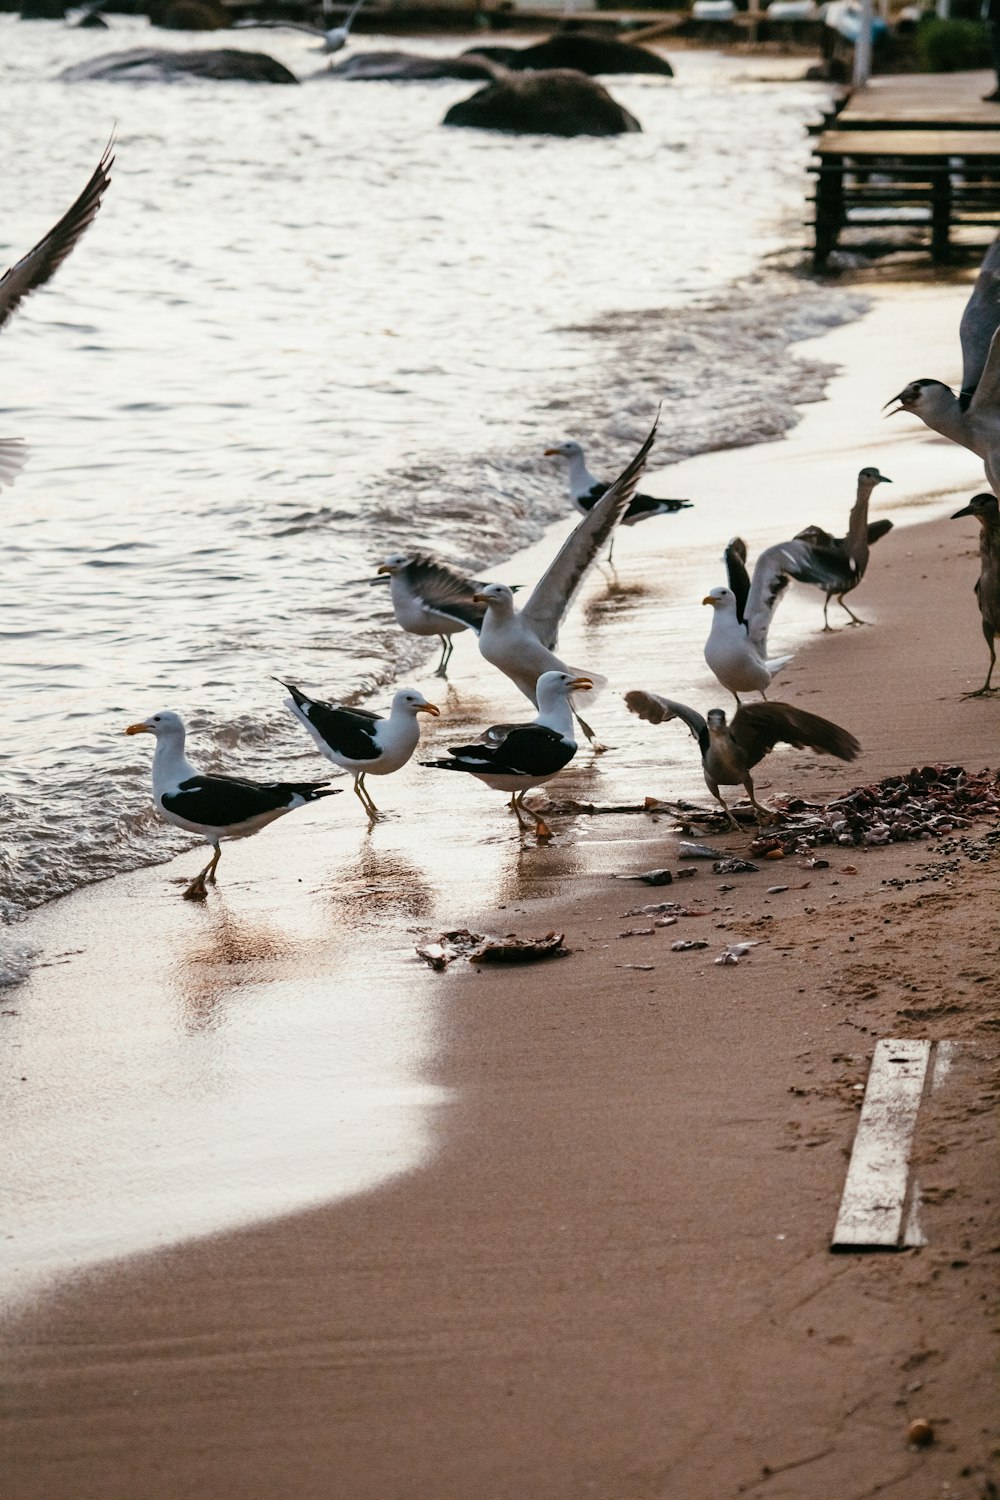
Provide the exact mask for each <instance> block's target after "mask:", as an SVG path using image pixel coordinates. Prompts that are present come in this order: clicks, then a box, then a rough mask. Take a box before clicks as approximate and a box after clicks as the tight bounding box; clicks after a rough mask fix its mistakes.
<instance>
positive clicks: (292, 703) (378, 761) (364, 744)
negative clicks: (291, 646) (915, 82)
mask: <svg viewBox="0 0 1000 1500" xmlns="http://www.w3.org/2000/svg"><path fill="white" fill-rule="evenodd" d="M280 680H281V679H280V678H278V679H276V681H280ZM281 686H282V687H283V688H286V689H287V691H288V692H290V693H291V695H292V696H291V697H290V698H286V699H285V707H286V708H287V709H288V711H289V713H291V714H292V715H293V716H294V717H295V718H296V719H298V721H299V723H300V724H301V725H303V727H304V728H305V729H307V730H308V732H309V733H310V734H311V735H312V737H313V739H314V740H315V741H316V744H317V746H318V747H319V750H320V753H321V754H322V755H325V756H326V758H327V760H332V761H333V764H334V765H335V766H341V767H342V768H343V769H344V770H345V771H352V772H353V773H354V791H355V794H356V795H357V796H358V797H359V798H360V801H361V805H362V807H363V808H364V809H365V812H366V813H367V814H368V818H369V821H370V822H372V823H374V822H375V820H376V819H377V818H378V816H379V811H378V808H377V807H376V806H375V803H374V802H373V801H372V799H371V795H370V793H369V792H368V790H367V788H366V786H365V777H366V776H388V775H390V774H391V773H392V772H393V771H398V770H399V769H400V767H401V766H405V765H406V762H407V761H408V760H409V758H410V756H411V755H412V754H413V752H414V750H415V749H416V748H417V741H418V740H419V739H420V725H419V724H418V723H417V714H433V715H434V717H435V718H437V717H438V715H439V714H440V712H441V710H440V709H439V708H436V707H435V705H434V704H433V703H428V702H427V699H426V698H425V697H424V695H423V694H422V693H418V692H415V691H414V690H413V688H401V689H400V691H399V692H398V693H397V694H396V695H395V697H394V698H393V700H392V708H391V709H390V711H389V717H388V718H387V719H384V718H382V717H381V715H380V714H374V713H372V712H371V711H370V710H369V709H367V708H348V707H346V705H344V704H343V703H324V702H323V701H322V700H321V699H319V698H310V697H308V696H307V694H305V693H304V692H303V691H302V689H301V688H297V687H293V686H292V684H291V683H290V682H282V683H281Z"/></svg>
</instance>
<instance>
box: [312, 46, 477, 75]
mask: <svg viewBox="0 0 1000 1500" xmlns="http://www.w3.org/2000/svg"><path fill="white" fill-rule="evenodd" d="M316 76H317V77H319V78H339V79H345V80H346V81H347V82H349V83H350V82H352V81H355V80H357V81H361V80H367V81H372V82H378V81H385V80H388V81H390V82H398V81H402V82H407V81H415V80H422V79H428V78H492V77H493V76H494V68H493V65H492V63H491V62H489V61H488V60H485V59H482V58H479V59H478V60H477V54H476V53H475V52H468V53H463V54H462V56H461V57H419V56H417V55H416V54H415V53H413V52H357V53H355V54H354V56H353V57H346V58H345V59H344V61H343V62H339V63H337V64H336V65H335V66H334V67H331V68H324V70H323V72H322V73H319V74H317V75H316Z"/></svg>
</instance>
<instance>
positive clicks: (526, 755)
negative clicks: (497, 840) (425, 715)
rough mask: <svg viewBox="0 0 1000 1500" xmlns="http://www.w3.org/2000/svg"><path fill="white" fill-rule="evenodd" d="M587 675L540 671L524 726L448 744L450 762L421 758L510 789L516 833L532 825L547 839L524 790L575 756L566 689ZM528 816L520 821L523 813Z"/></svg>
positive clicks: (575, 688) (583, 688)
mask: <svg viewBox="0 0 1000 1500" xmlns="http://www.w3.org/2000/svg"><path fill="white" fill-rule="evenodd" d="M592 686H593V684H592V683H591V681H590V678H589V677H577V676H576V675H575V674H574V673H572V672H543V673H542V675H541V677H539V679H538V681H537V683H536V684H535V691H536V693H537V695H538V708H539V714H538V717H537V718H535V719H532V721H531V723H530V724H514V725H511V726H508V725H505V726H504V727H503V729H500V728H497V729H488V730H487V731H486V734H485V735H484V737H483V739H482V740H479V741H477V743H476V744H473V745H450V746H449V747H448V754H449V755H450V756H451V759H450V760H425V761H424V765H425V766H430V767H431V769H432V770H435V771H464V772H465V773H466V775H469V776H475V777H476V779H477V780H478V781H481V782H483V784H484V785H485V786H488V787H492V788H493V790H494V791H496V792H510V804H509V805H510V808H511V811H512V812H513V813H514V815H515V817H516V818H517V821H518V825H519V827H520V828H521V830H522V832H523V831H524V829H526V828H527V829H529V830H530V828H531V826H532V823H534V829H535V837H536V838H540V839H547V838H551V837H552V830H551V828H549V826H548V824H547V823H546V822H545V819H544V818H542V817H539V815H538V814H537V813H530V812H529V810H528V808H526V807H525V806H524V794H525V792H529V791H530V790H531V788H532V787H536V786H541V785H542V783H543V782H546V781H551V779H552V777H553V776H556V775H558V773H559V772H560V771H561V770H562V769H563V767H564V766H568V765H569V763H570V761H571V760H572V759H573V756H574V755H575V754H576V738H575V736H574V733H573V710H572V709H571V708H570V694H571V693H585V692H588V691H589V690H590V688H591V687H592ZM522 813H523V814H524V815H525V817H527V818H528V820H529V821H528V822H525V820H524V817H522Z"/></svg>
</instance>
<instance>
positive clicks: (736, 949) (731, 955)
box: [715, 942, 760, 964]
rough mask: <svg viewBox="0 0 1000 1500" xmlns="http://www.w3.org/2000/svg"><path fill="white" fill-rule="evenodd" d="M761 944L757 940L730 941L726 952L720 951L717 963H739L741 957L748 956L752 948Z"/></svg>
mask: <svg viewBox="0 0 1000 1500" xmlns="http://www.w3.org/2000/svg"><path fill="white" fill-rule="evenodd" d="M759 947H760V944H759V943H755V942H747V943H730V944H729V947H728V948H727V949H726V950H725V952H723V953H720V954H719V956H718V958H717V959H716V960H715V962H716V963H717V964H738V963H739V961H740V959H741V958H746V956H747V954H748V953H749V952H750V949H751V948H759Z"/></svg>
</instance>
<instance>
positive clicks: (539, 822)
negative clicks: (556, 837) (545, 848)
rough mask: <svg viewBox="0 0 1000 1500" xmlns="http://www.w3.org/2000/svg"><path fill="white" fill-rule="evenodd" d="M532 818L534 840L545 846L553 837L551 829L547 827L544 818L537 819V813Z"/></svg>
mask: <svg viewBox="0 0 1000 1500" xmlns="http://www.w3.org/2000/svg"><path fill="white" fill-rule="evenodd" d="M534 818H535V838H536V839H537V840H538V842H539V843H540V844H547V843H548V842H549V840H550V839H551V838H552V837H553V833H552V829H551V828H550V827H549V825H548V823H546V821H545V819H544V818H542V817H539V815H538V813H535V814H534Z"/></svg>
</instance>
